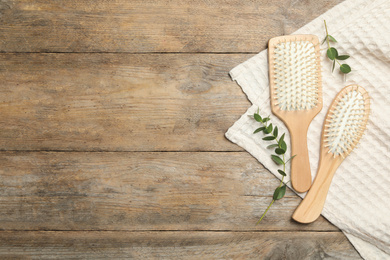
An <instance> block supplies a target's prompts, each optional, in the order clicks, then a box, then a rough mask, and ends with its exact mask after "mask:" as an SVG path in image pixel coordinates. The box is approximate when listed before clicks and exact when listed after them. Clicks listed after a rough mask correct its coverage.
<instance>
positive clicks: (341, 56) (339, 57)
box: [336, 55, 350, 60]
mask: <svg viewBox="0 0 390 260" xmlns="http://www.w3.org/2000/svg"><path fill="white" fill-rule="evenodd" d="M349 57H350V56H349V55H340V56H337V57H336V59H338V60H346V59H348V58H349Z"/></svg>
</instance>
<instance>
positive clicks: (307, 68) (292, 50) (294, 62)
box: [269, 35, 322, 111]
mask: <svg viewBox="0 0 390 260" xmlns="http://www.w3.org/2000/svg"><path fill="white" fill-rule="evenodd" d="M269 52H270V53H269V69H270V83H271V84H270V86H271V95H272V97H273V99H274V100H272V101H271V102H273V105H275V106H278V107H279V109H280V110H287V111H295V110H310V109H313V108H315V107H317V106H318V105H319V103H321V100H322V95H321V94H322V81H321V66H320V52H319V42H318V38H317V37H316V36H314V35H296V36H295V35H290V36H281V37H276V38H273V39H271V40H270V42H269Z"/></svg>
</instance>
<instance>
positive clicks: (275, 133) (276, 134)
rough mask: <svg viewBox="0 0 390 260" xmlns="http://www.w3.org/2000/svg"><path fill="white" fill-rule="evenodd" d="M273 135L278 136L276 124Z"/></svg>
mask: <svg viewBox="0 0 390 260" xmlns="http://www.w3.org/2000/svg"><path fill="white" fill-rule="evenodd" d="M274 136H275V137H278V127H277V126H275V128H274Z"/></svg>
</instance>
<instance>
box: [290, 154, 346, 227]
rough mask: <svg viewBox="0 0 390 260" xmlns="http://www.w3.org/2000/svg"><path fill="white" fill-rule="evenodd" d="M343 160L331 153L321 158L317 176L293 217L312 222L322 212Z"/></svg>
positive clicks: (299, 220)
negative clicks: (336, 172)
mask: <svg viewBox="0 0 390 260" xmlns="http://www.w3.org/2000/svg"><path fill="white" fill-rule="evenodd" d="M340 163H341V161H340V160H339V159H338V158H335V159H333V158H332V155H331V154H327V156H326V158H321V162H320V166H319V168H318V172H317V176H316V178H315V179H314V182H313V185H312V186H311V188H310V190H309V192H308V193H307V194H306V197H305V198H304V199H303V201H302V202H301V204H299V206H298V207H297V209H296V210H295V212H294V214H293V216H292V218H293V219H294V220H295V221H297V222H300V223H311V222H313V221H315V220H316V219H317V218H318V217H319V216H320V214H321V212H322V209H323V207H324V204H325V200H326V196H327V195H328V190H329V187H330V184H331V182H332V179H333V176H334V173H335V171H336V169H337V168H338V166H339V165H340Z"/></svg>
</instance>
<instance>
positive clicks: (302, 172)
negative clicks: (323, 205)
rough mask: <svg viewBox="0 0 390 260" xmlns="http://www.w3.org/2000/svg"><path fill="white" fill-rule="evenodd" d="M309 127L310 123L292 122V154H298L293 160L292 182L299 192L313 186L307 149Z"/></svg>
mask: <svg viewBox="0 0 390 260" xmlns="http://www.w3.org/2000/svg"><path fill="white" fill-rule="evenodd" d="M309 123H310V122H309ZM308 128H309V125H307V126H302V125H299V124H293V125H291V124H290V133H291V154H292V155H296V156H295V157H294V158H293V159H292V160H291V184H292V186H293V188H294V190H296V191H297V192H306V191H308V190H309V189H310V186H311V171H310V161H309V153H308V150H307V129H308Z"/></svg>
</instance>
